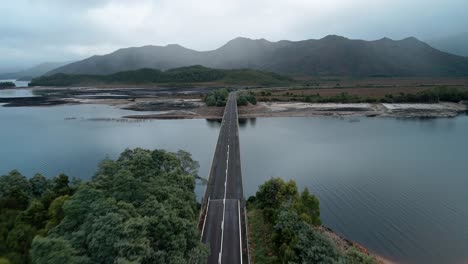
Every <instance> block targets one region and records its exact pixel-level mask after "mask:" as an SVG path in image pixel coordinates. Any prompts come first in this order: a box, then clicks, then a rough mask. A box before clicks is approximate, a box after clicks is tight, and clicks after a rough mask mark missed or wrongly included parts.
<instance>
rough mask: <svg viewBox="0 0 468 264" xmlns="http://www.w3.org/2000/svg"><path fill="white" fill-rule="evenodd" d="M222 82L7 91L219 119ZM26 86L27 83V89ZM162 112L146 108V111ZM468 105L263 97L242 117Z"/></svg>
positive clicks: (8, 101) (452, 109) (418, 113)
mask: <svg viewBox="0 0 468 264" xmlns="http://www.w3.org/2000/svg"><path fill="white" fill-rule="evenodd" d="M213 89H216V87H204V88H202V87H195V88H194V87H179V88H173V87H158V88H134V87H127V88H90V87H75V88H34V89H30V90H31V91H32V94H34V96H29V97H3V98H0V104H3V106H4V107H21V106H56V105H68V104H103V105H110V106H114V107H117V108H121V109H126V110H134V111H138V112H141V114H132V115H127V116H124V118H132V119H219V118H221V117H222V114H223V107H207V106H206V105H205V104H204V102H203V97H204V95H205V94H206V93H208V92H209V91H211V90H213ZM22 90H24V89H22ZM148 111H151V112H159V113H158V114H154V113H152V114H145V113H144V112H148ZM466 111H467V104H466V103H465V104H463V103H450V102H440V103H312V102H310V103H306V102H292V101H291V102H258V103H257V104H256V105H248V106H241V107H239V117H240V118H257V117H309V116H336V117H353V116H355V117H360V116H367V117H401V118H437V117H455V116H457V115H459V114H461V113H464V112H466Z"/></svg>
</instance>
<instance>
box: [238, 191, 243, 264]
mask: <svg viewBox="0 0 468 264" xmlns="http://www.w3.org/2000/svg"><path fill="white" fill-rule="evenodd" d="M237 213H238V214H239V256H240V261H241V262H240V263H241V264H242V229H241V219H240V201H239V200H237Z"/></svg>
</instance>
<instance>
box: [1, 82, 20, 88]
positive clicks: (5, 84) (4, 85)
mask: <svg viewBox="0 0 468 264" xmlns="http://www.w3.org/2000/svg"><path fill="white" fill-rule="evenodd" d="M14 87H16V85H15V83H14V82H0V89H2V88H14Z"/></svg>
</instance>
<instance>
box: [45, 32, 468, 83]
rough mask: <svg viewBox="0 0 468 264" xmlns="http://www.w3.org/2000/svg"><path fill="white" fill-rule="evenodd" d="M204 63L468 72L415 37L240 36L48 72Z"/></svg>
mask: <svg viewBox="0 0 468 264" xmlns="http://www.w3.org/2000/svg"><path fill="white" fill-rule="evenodd" d="M190 65H203V66H206V67H210V68H218V69H238V68H250V69H256V70H264V71H271V72H276V73H280V74H288V75H291V76H353V77H369V76H468V58H465V57H462V56H457V55H453V54H449V53H446V52H443V51H440V50H437V49H435V48H433V47H431V46H429V45H428V44H426V43H424V42H422V41H420V40H418V39H416V38H406V39H403V40H391V39H388V38H383V39H380V40H376V41H364V40H352V39H348V38H344V37H340V36H335V35H330V36H327V37H324V38H322V39H318V40H314V39H310V40H303V41H286V40H283V41H278V42H270V41H268V40H265V39H256V40H253V39H248V38H236V39H233V40H231V41H229V42H228V43H226V44H225V45H223V46H222V47H220V48H218V49H215V50H211V51H195V50H192V49H188V48H185V47H182V46H180V45H177V44H171V45H167V46H143V47H132V48H125V49H119V50H117V51H115V52H113V53H110V54H107V55H102V56H92V57H90V58H87V59H84V60H82V61H78V62H74V63H71V64H68V65H65V66H63V67H60V68H57V69H55V70H53V71H50V72H48V73H47V75H51V74H54V73H67V74H113V73H116V72H121V71H128V70H136V69H141V68H154V69H160V70H166V69H171V68H177V67H183V66H190Z"/></svg>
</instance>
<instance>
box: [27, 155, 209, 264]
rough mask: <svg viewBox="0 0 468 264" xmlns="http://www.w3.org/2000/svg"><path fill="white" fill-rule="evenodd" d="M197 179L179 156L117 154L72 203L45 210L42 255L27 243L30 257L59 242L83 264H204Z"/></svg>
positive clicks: (193, 165) (56, 203)
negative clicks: (45, 232)
mask: <svg viewBox="0 0 468 264" xmlns="http://www.w3.org/2000/svg"><path fill="white" fill-rule="evenodd" d="M197 171H198V163H196V162H195V161H193V160H192V158H191V155H190V154H189V153H187V152H184V151H179V152H178V153H172V152H166V151H163V150H154V151H149V150H144V149H140V148H137V149H133V150H125V151H124V152H122V154H121V155H120V157H119V158H118V159H117V160H116V161H111V160H105V161H103V162H102V163H101V164H100V166H99V170H98V172H97V173H96V175H95V176H94V177H93V179H92V181H91V182H89V183H87V184H81V185H80V186H79V187H78V190H77V192H76V193H75V194H73V196H70V197H69V198H65V197H66V196H63V198H61V197H59V198H57V199H55V200H54V201H53V202H52V203H51V205H50V208H49V209H50V210H49V217H50V220H49V223H53V224H50V226H54V225H56V226H55V227H53V228H50V227H49V223H48V224H47V228H48V229H49V228H50V229H49V232H48V235H47V237H45V238H43V240H42V241H41V243H42V244H37V246H38V247H39V246H41V247H42V248H36V243H33V251H34V250H36V252H38V254H37V256H38V259H44V258H46V257H48V256H55V254H57V253H56V252H54V251H55V250H58V249H60V248H61V247H64V245H63V243H62V244H60V246H57V243H56V242H57V241H55V239H59V240H60V241H62V242H66V245H67V247H69V249H70V250H68V252H69V255H67V257H71V258H72V259H81V260H83V259H84V260H86V261H89V262H91V263H187V262H189V261H192V260H194V261H196V262H198V263H203V262H206V256H207V254H205V253H206V251H207V249H206V246H205V245H203V244H202V243H201V242H200V240H199V239H200V238H199V236H200V234H199V232H198V230H197V221H196V216H197V213H196V210H197V203H196V199H195V194H194V188H195V174H196V173H197ZM56 185H58V184H56ZM61 189H62V188H58V189H57V190H61ZM60 205H63V206H60ZM60 208H63V211H60ZM62 216H63V219H61V218H62ZM58 219H61V221H59V220H58ZM58 222H59V223H58ZM57 223H58V224H57ZM48 240H51V241H48ZM47 246H49V247H50V248H49V249H48V251H49V252H48V253H46V251H47V250H45V249H46V248H47ZM39 253H40V254H39ZM192 253H194V254H196V255H195V256H192V255H191V254H192ZM32 256H33V261H37V259H35V255H34V254H32ZM59 256H61V255H59Z"/></svg>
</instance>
